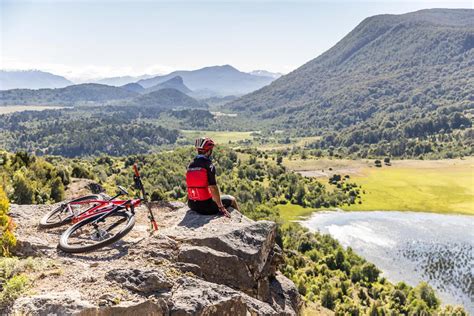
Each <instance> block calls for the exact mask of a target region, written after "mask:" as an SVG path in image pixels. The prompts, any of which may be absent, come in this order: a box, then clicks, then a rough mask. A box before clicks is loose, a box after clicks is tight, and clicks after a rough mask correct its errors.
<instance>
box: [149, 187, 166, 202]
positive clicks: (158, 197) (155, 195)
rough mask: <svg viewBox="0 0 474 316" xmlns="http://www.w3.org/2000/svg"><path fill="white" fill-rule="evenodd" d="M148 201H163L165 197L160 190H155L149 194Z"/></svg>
mask: <svg viewBox="0 0 474 316" xmlns="http://www.w3.org/2000/svg"><path fill="white" fill-rule="evenodd" d="M150 199H151V200H152V201H164V200H166V195H165V193H164V192H163V191H162V190H161V189H155V190H153V192H151V196H150Z"/></svg>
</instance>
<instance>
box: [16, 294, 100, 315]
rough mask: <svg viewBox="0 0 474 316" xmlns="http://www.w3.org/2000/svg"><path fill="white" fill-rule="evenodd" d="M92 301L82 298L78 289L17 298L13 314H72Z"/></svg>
mask: <svg viewBox="0 0 474 316" xmlns="http://www.w3.org/2000/svg"><path fill="white" fill-rule="evenodd" d="M92 307H94V305H92V304H91V303H90V302H87V301H85V300H83V299H82V298H81V295H80V293H79V292H77V291H70V292H61V293H54V292H53V293H47V294H39V295H33V296H26V297H21V298H19V299H17V300H16V301H15V303H14V305H13V307H12V313H11V314H12V315H15V316H16V315H32V316H36V315H51V316H53V315H58V316H60V315H72V314H77V313H79V312H80V311H82V310H85V309H87V308H92Z"/></svg>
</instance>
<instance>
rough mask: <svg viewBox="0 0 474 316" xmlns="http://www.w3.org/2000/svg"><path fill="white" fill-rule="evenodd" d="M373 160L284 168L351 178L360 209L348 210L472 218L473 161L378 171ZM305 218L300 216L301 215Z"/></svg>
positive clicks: (401, 163) (292, 163)
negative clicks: (357, 189) (359, 192)
mask: <svg viewBox="0 0 474 316" xmlns="http://www.w3.org/2000/svg"><path fill="white" fill-rule="evenodd" d="M373 162H374V161H373V160H343V159H334V160H331V159H306V160H302V159H298V160H285V161H284V164H285V165H286V166H287V167H288V168H290V169H292V170H294V171H297V172H299V173H301V174H302V175H305V176H314V177H318V178H322V179H325V178H329V177H330V176H332V175H333V174H340V175H341V176H345V175H349V176H350V179H349V181H351V182H355V183H357V184H358V185H361V186H362V190H363V191H364V192H365V194H364V193H363V194H362V204H355V205H351V206H345V207H343V209H344V210H350V211H373V210H390V211H417V212H436V213H458V214H468V215H474V157H468V158H463V159H449V160H393V161H391V166H386V165H383V166H382V167H380V168H377V167H375V166H374V163H373ZM280 211H281V212H282V216H283V217H285V218H289V216H290V215H288V214H287V213H288V212H291V217H294V216H295V215H296V213H298V215H306V214H305V213H309V212H308V210H307V209H303V208H301V209H300V207H291V206H283V207H281V209H280ZM300 213H301V214H300Z"/></svg>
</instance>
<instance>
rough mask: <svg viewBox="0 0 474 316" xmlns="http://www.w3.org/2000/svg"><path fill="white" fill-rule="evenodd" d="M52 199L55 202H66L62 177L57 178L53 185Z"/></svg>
mask: <svg viewBox="0 0 474 316" xmlns="http://www.w3.org/2000/svg"><path fill="white" fill-rule="evenodd" d="M51 198H52V199H53V200H54V201H55V202H60V201H63V200H64V184H63V181H62V180H61V178H60V177H56V178H55V179H54V180H53V182H52V183H51Z"/></svg>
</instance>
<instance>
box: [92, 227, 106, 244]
mask: <svg viewBox="0 0 474 316" xmlns="http://www.w3.org/2000/svg"><path fill="white" fill-rule="evenodd" d="M108 236H109V232H108V231H106V230H103V229H100V228H99V229H97V230H96V231H94V232H93V233H92V235H91V239H92V240H94V241H99V240H104V239H106V238H107V237H108Z"/></svg>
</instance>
